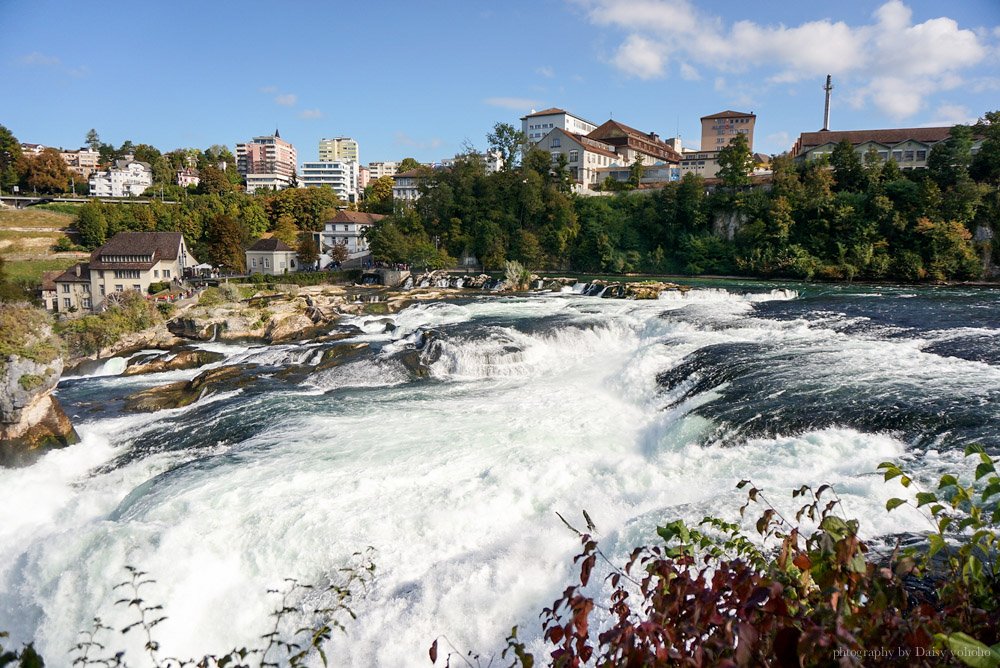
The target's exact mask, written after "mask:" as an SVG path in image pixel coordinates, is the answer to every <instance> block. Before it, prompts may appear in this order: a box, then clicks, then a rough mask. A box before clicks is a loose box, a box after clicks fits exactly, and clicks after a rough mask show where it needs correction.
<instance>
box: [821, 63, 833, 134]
mask: <svg viewBox="0 0 1000 668" xmlns="http://www.w3.org/2000/svg"><path fill="white" fill-rule="evenodd" d="M823 90H825V91H826V107H825V108H824V109H823V130H829V129H830V91H832V90H833V83H832V81H831V77H830V75H829V74H827V75H826V85H825V86H823Z"/></svg>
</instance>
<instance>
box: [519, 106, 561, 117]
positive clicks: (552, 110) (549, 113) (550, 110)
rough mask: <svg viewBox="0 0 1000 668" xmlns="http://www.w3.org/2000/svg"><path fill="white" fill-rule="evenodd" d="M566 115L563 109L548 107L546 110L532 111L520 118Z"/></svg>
mask: <svg viewBox="0 0 1000 668" xmlns="http://www.w3.org/2000/svg"><path fill="white" fill-rule="evenodd" d="M566 113H569V112H567V111H566V110H565V109H560V108H559V107H549V108H548V109H542V110H541V111H533V112H531V113H530V114H526V115H524V116H522V117H521V118H531V117H532V116H552V115H553V114H566ZM570 115H572V114H570Z"/></svg>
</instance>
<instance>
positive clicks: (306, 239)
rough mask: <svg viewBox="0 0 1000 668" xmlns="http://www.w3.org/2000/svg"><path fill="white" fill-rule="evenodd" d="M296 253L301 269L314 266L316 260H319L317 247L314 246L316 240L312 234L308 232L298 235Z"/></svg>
mask: <svg viewBox="0 0 1000 668" xmlns="http://www.w3.org/2000/svg"><path fill="white" fill-rule="evenodd" d="M296 253H297V254H298V256H299V264H300V265H301V266H302V267H313V266H315V265H316V260H318V259H319V246H317V245H316V239H315V238H314V237H313V235H312V234H310V233H309V232H302V233H301V234H299V245H298V248H297V249H296Z"/></svg>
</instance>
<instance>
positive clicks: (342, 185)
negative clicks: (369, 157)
mask: <svg viewBox="0 0 1000 668" xmlns="http://www.w3.org/2000/svg"><path fill="white" fill-rule="evenodd" d="M358 181H359V173H358V163H357V162H356V161H354V160H338V161H334V162H325V161H320V162H304V163H302V166H301V168H300V169H299V187H306V188H308V187H320V186H330V187H331V188H332V189H333V191H334V192H335V193H337V197H339V198H340V199H341V200H342V201H344V202H348V203H353V202H357V201H358V190H359V186H358Z"/></svg>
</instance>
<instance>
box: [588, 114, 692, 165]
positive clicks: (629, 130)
mask: <svg viewBox="0 0 1000 668" xmlns="http://www.w3.org/2000/svg"><path fill="white" fill-rule="evenodd" d="M587 137H589V138H591V139H596V140H598V141H603V142H605V143H607V144H612V145H614V146H619V145H627V146H629V147H630V148H632V149H634V150H636V151H639V152H640V153H645V154H646V155H652V156H654V157H657V158H662V159H663V160H668V161H670V162H678V161H680V159H681V156H680V154H679V153H678V152H677V151H675V150H674V149H673V148H671V147H670V146H669V145H668V144H667V143H666V142H664V141H663V140H661V139H660V138H659V137H654V136H653V135H651V134H650V133H648V132H642V131H641V130H636V129H635V128H633V127H630V126H628V125H625V124H624V123H620V122H618V121H615V120H609V121H607V122H605V123H603V124H601V126H600V127H598V128H596V129H594V130H593V131H592V132H591V133H590V134H588V135H587ZM623 139H624V142H623V141H621V140H623ZM616 140H617V141H616Z"/></svg>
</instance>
